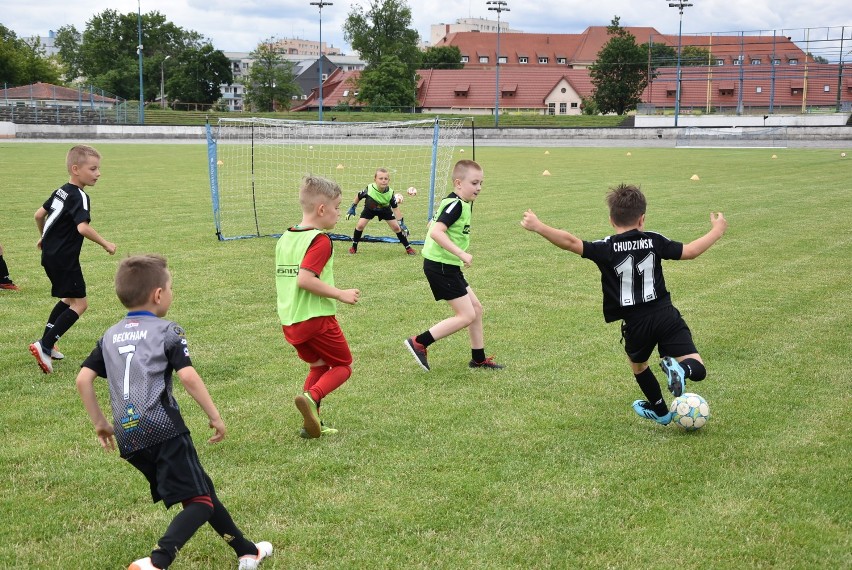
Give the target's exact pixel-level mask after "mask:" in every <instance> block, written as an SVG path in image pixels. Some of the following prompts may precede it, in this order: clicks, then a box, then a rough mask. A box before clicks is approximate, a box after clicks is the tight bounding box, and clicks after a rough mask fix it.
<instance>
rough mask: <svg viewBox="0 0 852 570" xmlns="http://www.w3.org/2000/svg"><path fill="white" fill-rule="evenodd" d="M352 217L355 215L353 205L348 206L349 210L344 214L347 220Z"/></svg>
mask: <svg viewBox="0 0 852 570" xmlns="http://www.w3.org/2000/svg"><path fill="white" fill-rule="evenodd" d="M354 215H355V204H352V205H351V206H349V210H348V211H347V212H346V219H347V220H348V219H349V218H351V217H352V216H354Z"/></svg>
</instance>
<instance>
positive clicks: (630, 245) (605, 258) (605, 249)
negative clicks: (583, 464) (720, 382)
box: [521, 184, 728, 425]
mask: <svg viewBox="0 0 852 570" xmlns="http://www.w3.org/2000/svg"><path fill="white" fill-rule="evenodd" d="M607 204H608V205H609V221H610V224H612V226H613V228H615V231H616V233H615V235H612V236H609V237H607V238H604V239H601V240H598V241H595V242H588V241H583V240H581V239H580V238H578V237H576V236H574V235H572V234H570V233H568V232H566V231H564V230H557V229H555V228H552V227H550V226H548V225H546V224H544V223H542V222H541V221H540V220H539V219H538V217H537V216H536V215H535V214H534V213H533V212H532V210H527V211H526V213H524V217H523V220H521V225H522V226H523V227H524V228H525V229H527V230H529V231H531V232H535V233H537V234H540V235H541V236H542V237H544V238H545V239H546V240H548V241H549V242H550V243H552V244H553V245H555V246H557V247H560V248H562V249H566V250H568V251H571V252H574V253H576V254H578V255H580V256H582V257H585V258H586V259H590V260H592V261H594V262H595V263H596V264H597V266H598V269H600V272H601V287H602V289H603V313H604V319H605V320H606V322H608V323H609V322H613V321H616V320H622V321H623V322H622V325H621V334H622V338H623V339H624V350H625V352H627V357H628V359H629V361H630V368H631V369H632V371H633V375H634V376H635V377H636V382H637V383H638V384H639V388H640V389H641V390H642V393H643V394H644V395H645V400H636V401H635V402H633V410H634V411H635V412H636V413H637V414H639V415H640V416H642V417H644V418H648V419H650V420H653V421H655V422H657V423H660V424H663V425H666V424H668V423H669V422H671V419H672V414H671V412H669V409H668V407H667V406H666V401H665V399H664V398H663V393H662V390H661V389H660V385H659V383H658V382H657V379H656V378H655V377H654V373H653V372H652V371H651V369H650V368H649V367H648V358H649V357H650V356H651V353H652V352H653V350H654V347H655V346H657V347H658V350H659V353H660V355H661V356H662V360H661V361H660V366H661V367H662V369H663V371H664V372H665V374H666V377H667V379H668V386H669V390H670V391H671V393H672V394H674V395H675V396H680V395H681V394H682V393H683V390H684V384H685V379H686V378H689V379H691V380H693V381H696V382H697V381H699V380H703V379H704V377H705V376H706V374H707V372H706V370H705V368H704V363H703V362H702V360H701V357H700V356H699V354H698V350H697V349H696V348H695V344H694V343H693V341H692V333H691V332H690V330H689V327H688V326H687V325H686V322H685V321H684V320H683V317H681V315H680V312H679V311H678V310H677V309H676V308H675V307H674V305H672V301H671V296H670V295H669V292H668V290H667V289H666V282H665V279H664V278H663V266H662V264H661V261H662V260H663V259H695V258H696V257H698V256H699V255H701V254H702V253H704V252H705V251H707V249H709V248H710V246H712V245H713V244H714V243H716V241H717V240H718V239H719V238H721V237H722V235H723V234H724V233H725V229H726V228H727V227H728V222H727V221H726V220H725V217H724V216H723V215H722V213H721V212H718V213H711V214H710V224H711V226H712V227H711V229H710V231H709V232H707V233H706V234H704V235H703V236H702V237H700V238H698V239H696V240H695V241H692V242H690V243H687V244H683V243H680V242H676V241H671V240H669V239H668V238H666V237H665V236H663V235H661V234H658V233H655V232H649V231H645V208H646V201H645V196H644V194H642V191H641V190H639V188H637V187H636V186H631V185H626V184H622V185H620V186H618V187H616V188H613V189H612V190H611V191H610V192H609V194H607Z"/></svg>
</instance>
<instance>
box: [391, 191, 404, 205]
mask: <svg viewBox="0 0 852 570" xmlns="http://www.w3.org/2000/svg"><path fill="white" fill-rule="evenodd" d="M393 197H394V198H396V205H397V206H399V205H400V204H402V200H403V196H402V194H400V193H399V192H397V193H396V194H394V195H393Z"/></svg>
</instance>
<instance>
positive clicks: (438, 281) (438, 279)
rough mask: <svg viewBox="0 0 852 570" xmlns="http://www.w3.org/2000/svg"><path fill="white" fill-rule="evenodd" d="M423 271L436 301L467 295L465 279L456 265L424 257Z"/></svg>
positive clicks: (450, 299)
mask: <svg viewBox="0 0 852 570" xmlns="http://www.w3.org/2000/svg"><path fill="white" fill-rule="evenodd" d="M423 273H425V274H426V280H427V281H428V282H429V288H430V289H432V295H434V296H435V300H436V301H452V300H453V299H458V298H459V297H464V296H465V295H467V281H465V278H464V273H462V270H461V267H459V266H458V265H449V264H447V263H440V262H437V261H432V260H431V259H424V260H423Z"/></svg>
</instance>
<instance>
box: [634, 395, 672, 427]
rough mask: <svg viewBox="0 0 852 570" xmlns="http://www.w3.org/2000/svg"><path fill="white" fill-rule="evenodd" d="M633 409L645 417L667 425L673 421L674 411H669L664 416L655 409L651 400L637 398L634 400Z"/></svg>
mask: <svg viewBox="0 0 852 570" xmlns="http://www.w3.org/2000/svg"><path fill="white" fill-rule="evenodd" d="M633 411H634V412H636V413H637V414H639V415H640V416H642V417H643V418H646V419H649V420H654V421H655V422H657V423H658V424H661V425H664V426H667V425H669V423H671V421H672V413H671V412H669V413H667V414H666V415H664V416H659V415H657V412H655V411H654V410H653V408H652V407H651V404H650V402H648V401H647V400H636V401H635V402H633Z"/></svg>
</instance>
